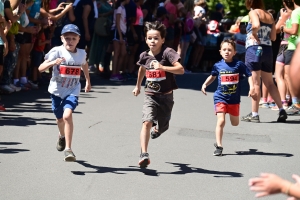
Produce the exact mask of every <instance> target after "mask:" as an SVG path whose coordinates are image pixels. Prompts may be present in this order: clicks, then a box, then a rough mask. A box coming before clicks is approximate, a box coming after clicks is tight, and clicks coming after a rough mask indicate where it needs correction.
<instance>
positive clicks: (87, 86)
mask: <svg viewBox="0 0 300 200" xmlns="http://www.w3.org/2000/svg"><path fill="white" fill-rule="evenodd" d="M81 69H82V71H83V73H84V76H85V80H86V82H85V92H89V91H90V90H91V88H92V86H91V81H90V73H89V66H88V63H87V62H86V63H85V64H84V65H83V66H82V67H81Z"/></svg>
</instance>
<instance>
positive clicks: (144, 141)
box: [140, 121, 153, 153]
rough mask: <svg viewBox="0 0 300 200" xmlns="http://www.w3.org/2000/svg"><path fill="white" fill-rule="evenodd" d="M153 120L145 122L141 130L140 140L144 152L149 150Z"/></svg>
mask: <svg viewBox="0 0 300 200" xmlns="http://www.w3.org/2000/svg"><path fill="white" fill-rule="evenodd" d="M152 124H153V123H152V122H148V121H146V122H144V123H143V126H142V130H141V135H140V140H141V149H142V153H145V152H148V151H147V150H148V143H149V139H150V130H151V128H152Z"/></svg>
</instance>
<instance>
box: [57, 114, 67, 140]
mask: <svg viewBox="0 0 300 200" xmlns="http://www.w3.org/2000/svg"><path fill="white" fill-rule="evenodd" d="M56 123H57V126H58V130H59V133H60V135H61V136H65V122H64V120H63V118H61V119H56Z"/></svg>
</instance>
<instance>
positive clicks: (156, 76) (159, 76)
mask: <svg viewBox="0 0 300 200" xmlns="http://www.w3.org/2000/svg"><path fill="white" fill-rule="evenodd" d="M146 78H147V80H148V81H162V80H165V79H166V72H165V71H161V70H157V69H150V70H147V71H146Z"/></svg>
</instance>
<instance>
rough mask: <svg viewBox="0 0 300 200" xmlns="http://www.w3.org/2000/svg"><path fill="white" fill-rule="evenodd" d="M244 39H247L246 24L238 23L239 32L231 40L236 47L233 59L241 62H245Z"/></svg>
mask: <svg viewBox="0 0 300 200" xmlns="http://www.w3.org/2000/svg"><path fill="white" fill-rule="evenodd" d="M246 37H247V32H246V24H245V23H239V32H238V33H236V34H234V35H233V37H232V39H233V40H234V41H235V46H236V54H235V59H237V60H240V61H242V62H245V53H246V48H245V44H246Z"/></svg>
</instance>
